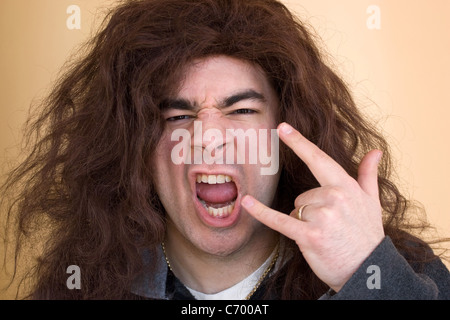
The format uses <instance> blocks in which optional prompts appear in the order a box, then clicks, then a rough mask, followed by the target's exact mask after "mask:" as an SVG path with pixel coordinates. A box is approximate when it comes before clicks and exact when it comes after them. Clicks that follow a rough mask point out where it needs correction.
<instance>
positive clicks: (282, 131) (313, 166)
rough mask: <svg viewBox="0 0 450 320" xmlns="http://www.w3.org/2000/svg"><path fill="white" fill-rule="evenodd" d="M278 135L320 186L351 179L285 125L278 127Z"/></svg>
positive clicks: (334, 163) (310, 143) (318, 150)
mask: <svg viewBox="0 0 450 320" xmlns="http://www.w3.org/2000/svg"><path fill="white" fill-rule="evenodd" d="M278 135H279V136H280V138H281V140H283V142H284V143H286V145H287V146H288V147H289V148H291V149H292V150H293V151H294V152H295V154H296V155H297V156H298V157H299V158H300V159H301V160H302V161H303V162H305V164H306V165H307V166H308V168H309V170H311V172H312V174H313V175H314V177H316V179H317V181H318V182H319V183H320V185H321V186H324V185H342V184H345V182H346V181H348V179H351V177H350V176H349V175H348V174H347V172H346V171H345V170H344V169H343V168H342V167H341V166H340V165H339V164H338V163H337V162H336V161H334V160H333V159H332V158H331V157H330V156H328V155H327V154H326V153H325V152H323V151H322V150H321V149H320V148H319V147H317V146H316V145H315V144H314V143H312V142H311V141H309V140H308V139H306V138H305V137H304V136H303V135H302V134H301V133H300V132H298V131H297V130H295V129H294V128H293V127H292V126H290V125H288V124H287V123H282V124H280V125H279V126H278Z"/></svg>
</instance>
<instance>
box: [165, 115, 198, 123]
mask: <svg viewBox="0 0 450 320" xmlns="http://www.w3.org/2000/svg"><path fill="white" fill-rule="evenodd" d="M190 118H192V116H189V115H186V114H184V115H181V116H175V117H170V118H167V119H166V121H178V120H187V119H190Z"/></svg>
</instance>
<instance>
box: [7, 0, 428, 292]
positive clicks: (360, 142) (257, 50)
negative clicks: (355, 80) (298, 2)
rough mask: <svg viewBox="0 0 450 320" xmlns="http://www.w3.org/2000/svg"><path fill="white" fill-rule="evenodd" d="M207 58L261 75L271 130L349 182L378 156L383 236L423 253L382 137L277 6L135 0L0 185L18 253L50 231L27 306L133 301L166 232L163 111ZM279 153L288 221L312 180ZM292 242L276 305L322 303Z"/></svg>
mask: <svg viewBox="0 0 450 320" xmlns="http://www.w3.org/2000/svg"><path fill="white" fill-rule="evenodd" d="M213 55H228V56H232V57H235V58H238V59H242V60H245V61H249V62H250V63H253V64H255V65H258V66H260V67H261V68H262V69H263V70H264V72H265V73H266V75H267V77H268V79H269V80H270V81H271V83H272V85H273V87H274V89H275V91H276V93H277V95H278V97H279V99H280V109H279V110H278V112H277V114H278V117H279V119H277V120H278V121H280V122H281V121H287V122H289V123H290V124H291V125H292V126H294V127H295V128H297V129H299V130H300V132H302V133H303V134H304V135H305V136H306V137H307V138H308V139H310V140H311V141H313V142H314V143H315V144H317V146H318V147H319V148H321V149H322V150H324V151H325V152H326V153H327V154H329V155H330V156H331V157H332V158H334V159H335V160H336V161H337V162H338V163H339V164H340V165H341V166H342V167H343V168H344V169H345V170H346V171H347V172H348V173H349V174H350V175H351V176H352V177H355V178H356V177H357V172H358V164H359V162H360V160H361V157H362V156H363V155H364V154H365V153H367V152H368V151H369V150H372V149H374V148H378V149H380V150H382V151H383V152H384V154H383V158H382V162H381V164H380V168H379V188H380V196H381V201H382V207H383V210H384V223H385V231H386V234H387V235H389V236H390V237H391V238H392V239H393V240H394V242H395V243H396V245H398V247H399V248H402V249H404V250H408V249H407V246H406V245H405V242H406V241H413V242H417V243H421V241H420V240H418V239H415V238H409V237H408V236H407V235H406V233H404V232H403V230H408V228H409V227H410V226H409V225H408V220H406V216H405V213H406V212H407V209H408V208H409V206H410V204H409V202H408V201H407V200H406V199H405V197H403V196H402V195H401V193H400V192H399V191H398V190H397V188H396V187H395V185H394V184H393V183H392V182H391V180H390V179H391V168H392V164H391V161H390V155H389V150H388V147H387V144H386V142H385V140H384V139H383V137H382V136H380V135H379V134H378V133H377V131H376V130H375V129H374V127H373V126H372V125H370V123H369V122H368V121H366V120H365V119H364V118H363V116H362V115H361V114H360V112H359V111H358V109H357V107H356V105H355V103H354V101H353V99H352V97H351V93H350V92H349V90H348V89H347V86H346V84H345V83H344V82H343V81H342V80H341V79H340V78H339V77H338V76H337V75H336V73H335V72H333V71H332V70H331V68H330V67H328V66H327V64H326V63H325V62H324V59H323V55H322V54H321V51H320V50H319V48H318V47H317V46H316V45H315V39H314V38H313V36H312V33H311V32H310V30H309V29H308V28H307V27H306V26H305V25H304V24H302V23H301V22H300V21H298V20H297V18H295V17H294V16H293V15H292V14H291V13H290V12H289V11H288V9H287V8H286V7H285V6H284V5H283V4H281V3H280V2H277V1H274V0H251V1H248V0H221V1H217V0H129V1H122V3H121V4H120V5H118V6H117V7H116V8H114V10H112V11H111V12H110V14H108V16H107V18H106V20H105V22H104V25H103V27H102V28H101V29H100V31H99V32H98V33H97V34H96V35H95V37H93V38H92V39H91V40H90V41H89V42H88V43H87V44H86V51H85V54H83V55H82V57H81V58H78V59H77V60H76V61H74V62H73V63H72V64H71V65H69V66H68V68H67V70H65V73H64V75H63V76H62V77H61V78H60V80H59V81H58V83H57V84H56V85H55V86H54V89H53V91H52V92H51V94H50V95H49V96H48V98H47V99H46V100H45V101H44V103H43V104H42V106H41V110H40V113H39V115H38V117H37V118H36V119H34V120H32V121H31V122H30V123H29V124H28V131H27V137H28V140H29V146H31V149H30V152H29V156H28V157H27V158H26V160H25V161H24V162H23V163H22V164H21V165H20V166H18V167H17V168H16V169H15V170H14V171H13V172H12V173H11V175H10V176H9V179H8V180H7V182H6V184H5V185H4V190H9V191H11V190H13V191H14V192H16V193H15V197H14V198H12V200H11V201H12V202H10V206H9V208H8V221H9V222H10V223H11V224H12V223H15V226H16V227H17V232H16V241H17V243H18V246H17V251H16V255H18V254H19V252H20V249H21V245H20V243H22V242H23V241H25V240H26V239H27V238H28V237H32V236H33V233H34V232H36V231H38V230H46V231H45V233H46V235H47V236H46V238H45V240H46V241H45V243H44V251H43V254H42V255H41V256H40V257H39V259H38V260H37V263H36V265H35V266H34V268H33V269H32V270H30V273H29V274H28V276H29V277H30V278H33V279H34V285H33V288H32V290H31V292H30V295H29V297H30V298H34V299H121V298H129V297H130V296H129V295H128V293H129V291H130V287H131V286H132V283H133V280H134V279H135V278H136V277H137V276H138V275H139V274H140V273H141V272H143V271H144V265H143V262H142V256H141V251H142V249H144V248H150V252H154V251H152V250H156V248H157V246H158V245H159V243H160V242H161V241H162V240H163V238H164V234H165V217H164V209H163V207H162V205H161V203H160V202H159V199H158V196H157V194H156V192H155V188H154V185H153V171H154V170H155V169H154V168H153V167H152V166H151V163H152V155H153V152H154V150H155V149H156V146H157V144H158V142H159V138H160V136H161V134H162V131H163V129H164V121H163V119H162V118H161V112H160V104H161V102H162V101H163V99H164V98H166V97H167V95H168V94H169V93H170V92H171V90H173V89H174V84H176V83H178V82H179V80H180V74H181V73H182V71H183V68H184V67H185V66H186V65H187V64H188V63H189V62H190V61H192V60H194V59H200V58H203V57H207V56H213ZM280 152H281V154H280V160H281V170H282V171H281V179H280V184H279V186H278V194H277V198H276V203H275V204H274V207H275V208H277V209H279V210H284V212H290V211H291V210H292V207H293V202H294V199H295V197H296V196H297V195H299V194H300V193H302V192H304V191H306V190H309V189H311V188H316V187H318V183H317V181H316V179H315V178H314V176H312V174H311V172H310V171H309V170H308V168H307V167H306V166H305V165H304V164H303V163H302V162H301V161H300V160H299V159H298V158H297V157H296V156H295V155H294V153H293V152H292V151H290V150H289V149H288V148H286V147H283V146H282V148H281V149H280ZM287 243H288V245H287V247H286V250H291V249H292V252H293V257H292V259H291V260H289V261H288V262H286V268H285V272H286V273H285V277H284V278H283V277H281V275H275V276H274V277H273V278H274V279H275V280H277V279H278V280H277V281H278V282H276V281H274V283H273V284H272V285H277V286H280V287H281V289H280V292H281V298H285V299H301V298H305V299H315V298H317V297H319V296H320V295H321V294H323V293H324V292H325V291H326V290H327V287H326V286H325V285H324V284H323V283H322V282H321V281H320V280H319V279H318V278H317V277H316V276H315V275H314V273H313V272H312V271H311V269H310V268H309V266H308V265H307V263H306V262H305V260H304V259H303V258H302V256H301V253H300V252H299V250H298V249H297V250H293V249H295V248H296V247H295V243H293V242H290V241H288V242H287ZM416 247H417V246H416ZM419 247H420V246H419ZM412 256H414V257H416V256H417V254H416V253H415V254H414V255H412ZM69 265H78V266H79V267H80V269H81V271H82V272H81V283H82V289H81V290H68V289H67V287H66V279H67V277H68V275H67V274H66V268H67V267H68V266H69ZM147 267H148V268H150V269H148V270H145V271H146V272H152V270H151V267H152V266H151V265H150V266H147ZM280 279H285V280H284V282H282V283H281V284H280V283H279V281H281V280H280ZM275 282H276V284H275Z"/></svg>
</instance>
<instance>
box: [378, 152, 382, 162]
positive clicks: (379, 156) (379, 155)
mask: <svg viewBox="0 0 450 320" xmlns="http://www.w3.org/2000/svg"><path fill="white" fill-rule="evenodd" d="M382 156H383V151H380V152H378V155H377V163H380V161H381V157H382Z"/></svg>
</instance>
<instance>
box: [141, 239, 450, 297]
mask: <svg viewBox="0 0 450 320" xmlns="http://www.w3.org/2000/svg"><path fill="white" fill-rule="evenodd" d="M146 259H147V262H148V263H150V261H148V257H147V258H146ZM156 263H157V270H158V271H157V272H156V273H154V274H144V275H143V276H141V277H140V278H139V279H136V282H135V285H134V287H133V290H132V291H133V293H134V294H136V295H138V296H141V297H145V298H150V299H164V300H167V299H170V297H168V296H167V293H166V291H167V290H166V284H167V275H168V271H169V270H168V268H167V264H166V261H165V259H164V255H163V253H162V250H160V252H159V257H158V259H157V261H156ZM420 269H421V270H419V266H418V265H417V266H415V265H410V264H409V263H408V262H407V261H406V259H405V258H404V257H403V256H402V254H401V253H400V252H399V251H398V250H397V248H396V247H395V246H394V244H393V243H392V240H391V239H390V238H389V237H385V238H384V240H383V241H382V242H381V243H380V244H379V245H378V247H377V248H376V249H375V250H374V251H373V252H372V253H371V254H370V256H369V257H368V258H367V259H366V260H365V261H364V262H363V263H362V265H361V266H360V267H359V269H358V270H357V271H356V272H355V273H354V274H353V275H352V277H351V278H350V279H349V281H347V283H346V284H345V285H344V287H342V289H341V290H340V291H339V292H338V293H334V292H333V291H332V290H329V291H328V292H327V293H325V294H324V295H323V296H321V297H320V300H328V299H330V300H394V299H401V300H406V299H421V300H435V299H444V300H450V272H449V270H448V269H447V268H446V266H445V265H444V264H443V263H442V261H441V260H439V259H435V260H433V261H431V262H428V263H426V264H425V265H423V266H421V267H420ZM150 280H153V281H154V282H153V283H154V284H155V285H154V286H152V287H153V288H156V289H153V290H150ZM180 286H181V287H182V285H181V284H180ZM184 292H187V290H184ZM187 295H189V293H187Z"/></svg>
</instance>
